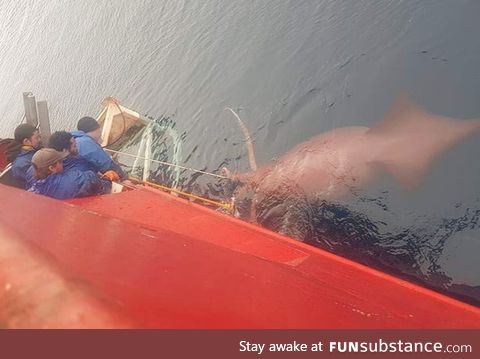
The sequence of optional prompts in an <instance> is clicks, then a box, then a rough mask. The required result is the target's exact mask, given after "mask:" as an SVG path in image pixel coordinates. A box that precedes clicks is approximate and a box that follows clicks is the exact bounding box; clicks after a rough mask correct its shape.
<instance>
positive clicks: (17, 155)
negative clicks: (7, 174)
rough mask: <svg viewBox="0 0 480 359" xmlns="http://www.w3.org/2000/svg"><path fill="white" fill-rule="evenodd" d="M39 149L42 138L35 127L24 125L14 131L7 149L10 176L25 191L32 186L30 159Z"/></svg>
mask: <svg viewBox="0 0 480 359" xmlns="http://www.w3.org/2000/svg"><path fill="white" fill-rule="evenodd" d="M41 147H42V138H41V136H40V133H39V132H38V130H37V129H36V127H35V126H33V125H30V124H26V123H25V124H21V125H19V126H18V127H17V128H16V129H15V132H14V141H13V142H12V143H11V144H10V145H9V148H8V149H7V152H8V153H7V158H8V161H9V162H12V175H13V177H14V179H15V180H16V182H17V185H18V187H20V188H24V189H27V188H29V187H30V186H31V185H32V183H33V181H34V177H33V170H32V169H31V168H30V167H31V163H32V157H33V155H34V154H35V152H37V151H38V149H39V148H41Z"/></svg>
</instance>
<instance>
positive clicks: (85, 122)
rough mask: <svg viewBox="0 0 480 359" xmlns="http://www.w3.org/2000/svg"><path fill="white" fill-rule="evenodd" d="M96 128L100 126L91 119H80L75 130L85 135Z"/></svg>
mask: <svg viewBox="0 0 480 359" xmlns="http://www.w3.org/2000/svg"><path fill="white" fill-rule="evenodd" d="M97 128H100V125H99V124H98V122H97V121H95V119H94V118H91V117H82V118H81V119H80V120H79V121H78V124H77V129H78V130H79V131H83V132H85V133H88V132H92V131H95V130H96V129H97Z"/></svg>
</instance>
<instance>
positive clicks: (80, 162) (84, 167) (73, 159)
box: [63, 155, 96, 172]
mask: <svg viewBox="0 0 480 359" xmlns="http://www.w3.org/2000/svg"><path fill="white" fill-rule="evenodd" d="M63 169H64V171H68V170H71V169H76V170H79V171H92V172H96V170H95V168H94V167H93V166H92V164H91V163H90V162H87V160H85V159H84V158H83V157H81V156H72V155H68V156H67V157H65V158H64V159H63Z"/></svg>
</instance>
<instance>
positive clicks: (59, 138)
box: [48, 131, 96, 172]
mask: <svg viewBox="0 0 480 359" xmlns="http://www.w3.org/2000/svg"><path fill="white" fill-rule="evenodd" d="M48 147H49V148H53V149H55V150H57V151H59V152H66V153H68V156H67V157H65V158H64V160H63V169H64V170H65V171H67V170H70V169H77V170H80V171H92V172H96V170H95V167H94V166H93V165H92V164H91V163H90V162H88V161H87V160H85V159H84V158H83V157H82V156H80V155H79V154H78V148H77V141H75V138H74V137H73V135H72V134H71V133H69V132H67V131H57V132H54V133H52V135H51V136H50V139H49V141H48Z"/></svg>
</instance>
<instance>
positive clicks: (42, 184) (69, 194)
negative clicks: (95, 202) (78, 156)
mask: <svg viewBox="0 0 480 359" xmlns="http://www.w3.org/2000/svg"><path fill="white" fill-rule="evenodd" d="M111 187H112V183H111V182H109V181H104V180H101V179H100V178H98V177H97V175H96V174H95V173H93V172H92V171H84V172H82V171H79V170H77V169H71V170H68V171H63V172H60V173H53V174H51V175H49V176H48V177H47V178H44V179H41V180H37V181H35V182H34V183H33V185H32V186H31V187H30V188H29V190H28V191H29V192H33V193H37V194H43V195H44V196H48V197H52V198H56V199H70V198H77V197H86V196H94V195H99V194H105V193H108V192H110V189H111Z"/></svg>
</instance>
